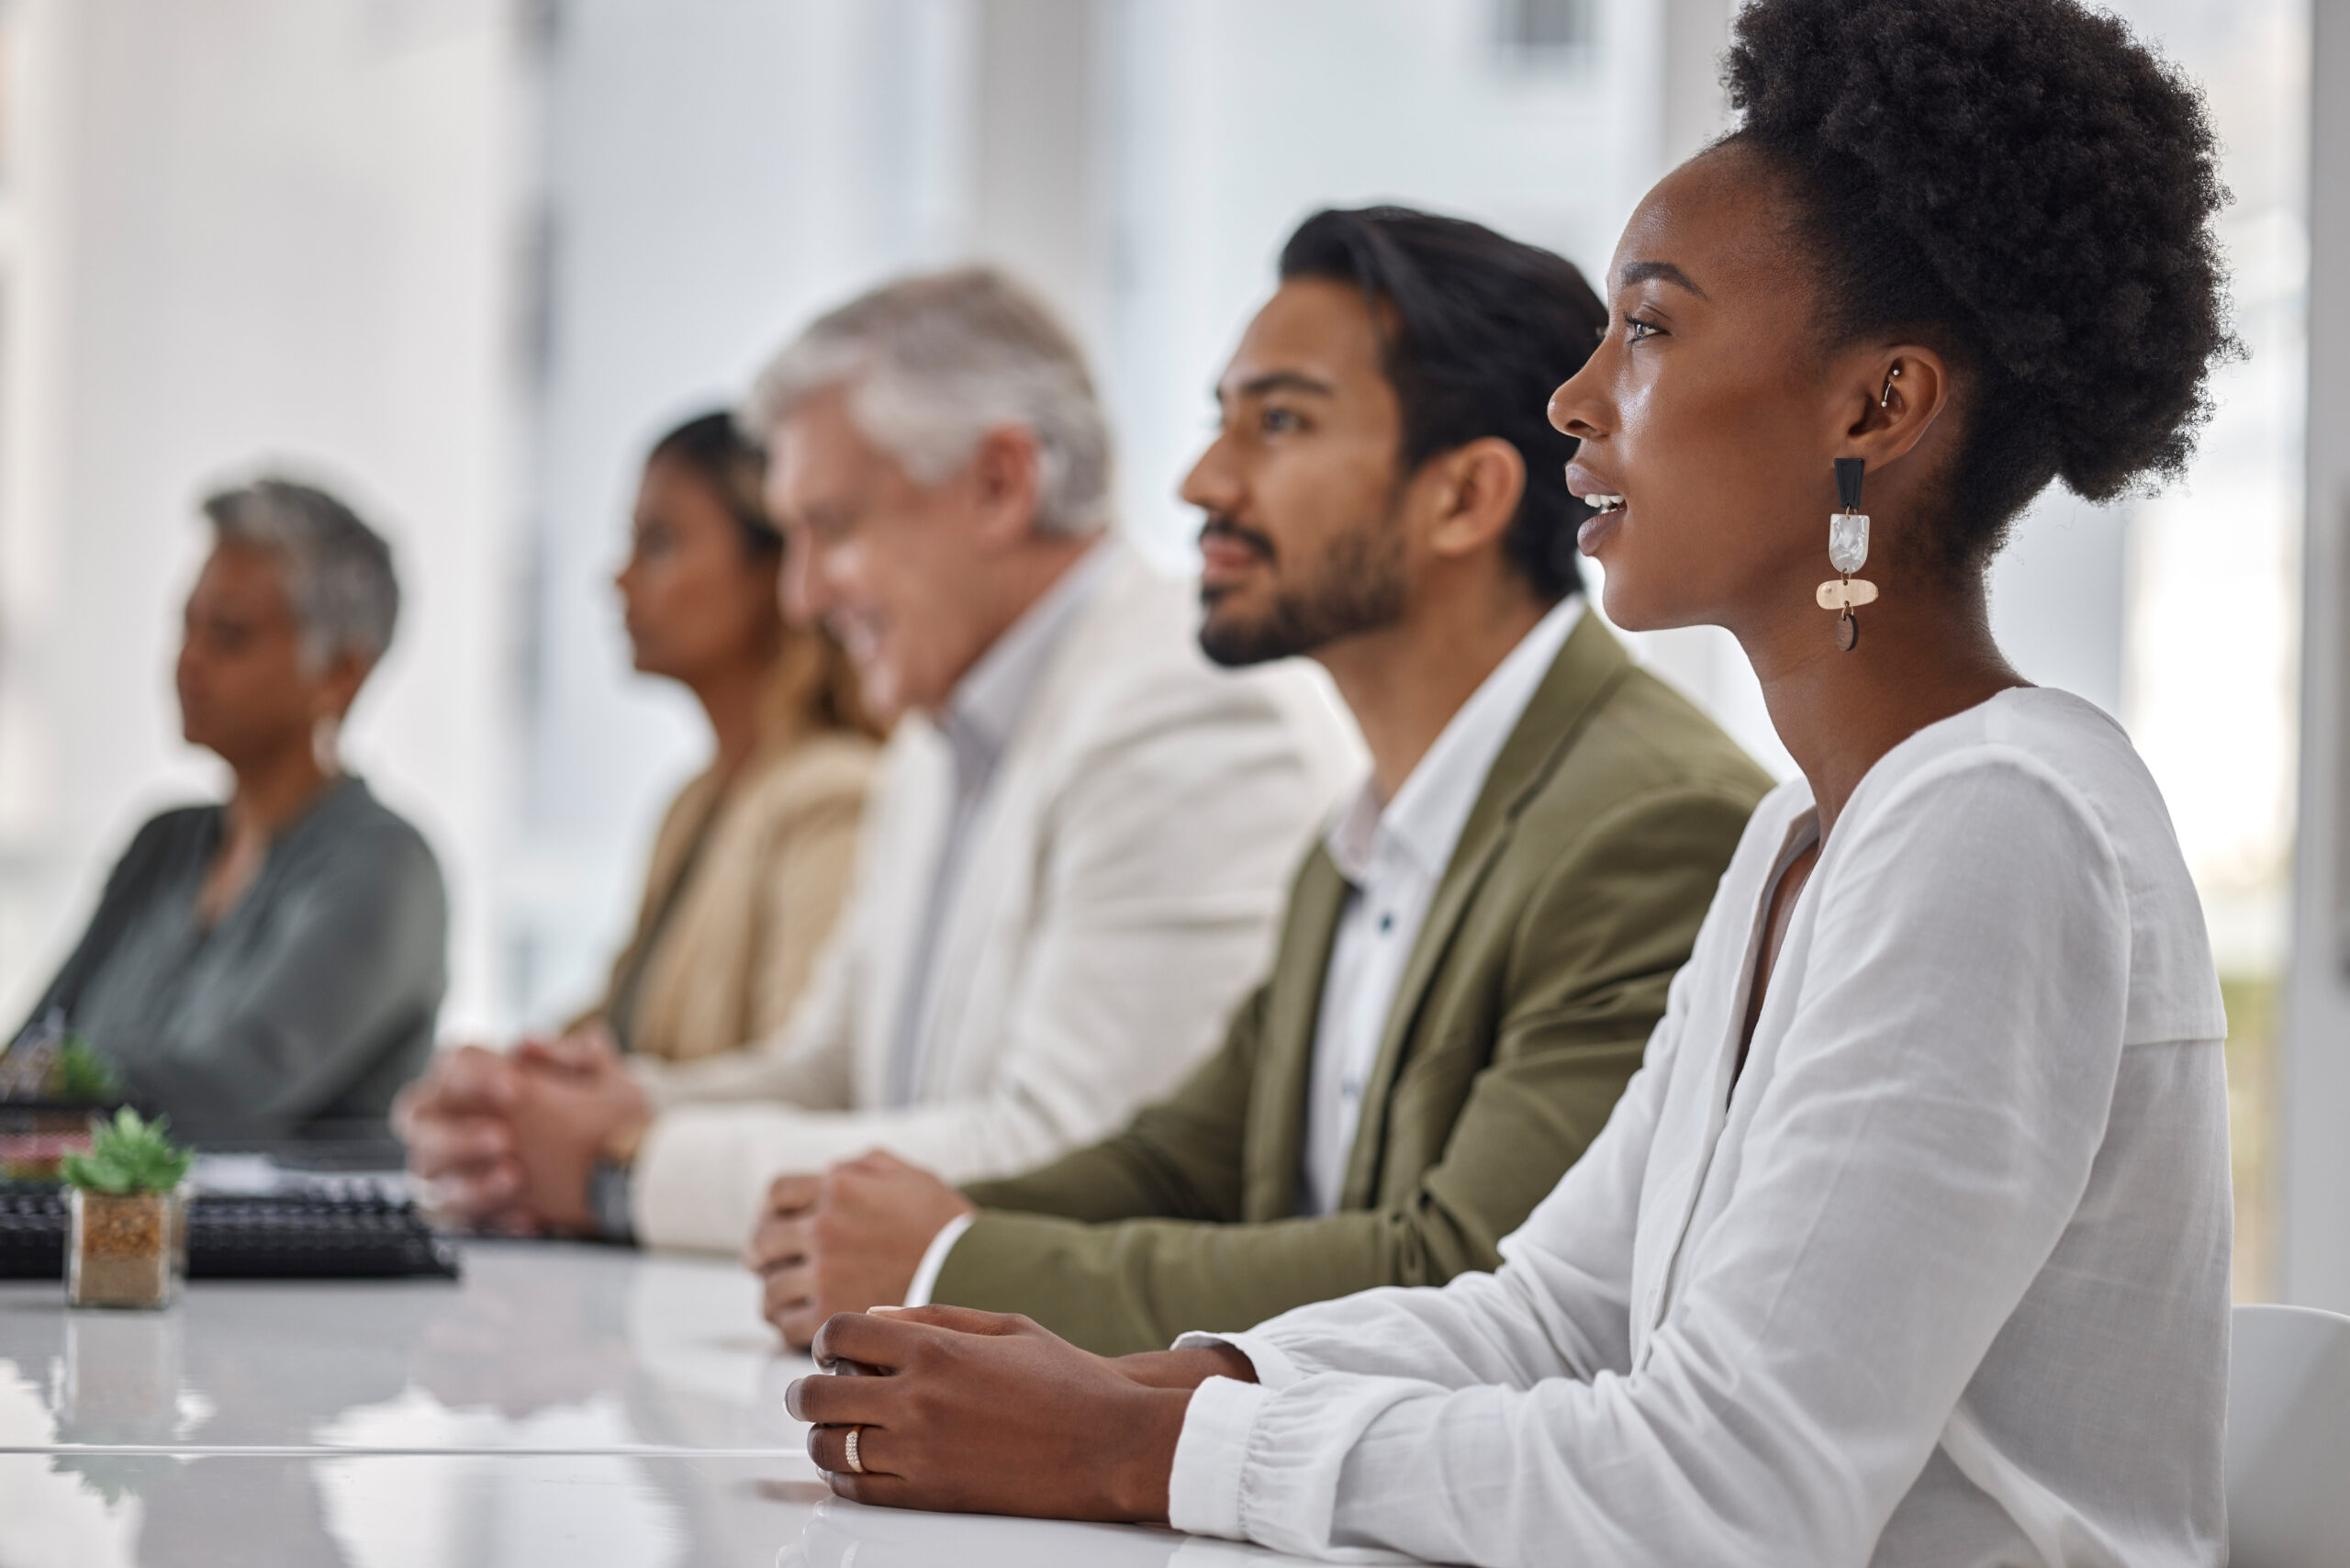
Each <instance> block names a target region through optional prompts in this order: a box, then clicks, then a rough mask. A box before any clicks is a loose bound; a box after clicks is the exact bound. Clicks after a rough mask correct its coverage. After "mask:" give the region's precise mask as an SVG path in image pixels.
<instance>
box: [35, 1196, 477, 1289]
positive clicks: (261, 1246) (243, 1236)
mask: <svg viewBox="0 0 2350 1568" xmlns="http://www.w3.org/2000/svg"><path fill="white" fill-rule="evenodd" d="M66 1225H67V1221H66V1212H65V1193H64V1190H63V1189H62V1188H59V1187H53V1186H42V1185H31V1184H9V1185H0V1279H11V1280H62V1279H63V1278H64V1277H65V1232H66ZM187 1271H188V1277H189V1278H190V1279H197V1280H362V1279H365V1280H383V1279H399V1278H405V1277H409V1276H431V1277H437V1278H440V1279H447V1280H453V1279H455V1278H456V1277H457V1253H456V1249H454V1248H453V1247H451V1246H450V1245H449V1243H448V1242H447V1241H445V1240H443V1239H442V1238H440V1237H438V1236H435V1235H434V1234H433V1233H432V1228H431V1226H428V1225H426V1224H425V1223H424V1216H423V1215H420V1214H419V1213H418V1212H417V1208H416V1204H413V1203H411V1202H409V1201H408V1199H406V1198H403V1197H395V1196H393V1195H391V1194H390V1193H386V1192H384V1191H382V1190H381V1189H379V1188H378V1187H376V1186H375V1185H374V1184H372V1183H369V1182H357V1181H354V1182H319V1183H318V1184H317V1185H316V1187H315V1188H314V1189H313V1190H308V1191H305V1192H302V1193H272V1194H269V1195H267V1196H259V1197H243V1196H229V1195H226V1194H220V1193H198V1194H197V1195H196V1197H195V1198H194V1199H192V1200H191V1201H190V1202H189V1204H188V1214H187Z"/></svg>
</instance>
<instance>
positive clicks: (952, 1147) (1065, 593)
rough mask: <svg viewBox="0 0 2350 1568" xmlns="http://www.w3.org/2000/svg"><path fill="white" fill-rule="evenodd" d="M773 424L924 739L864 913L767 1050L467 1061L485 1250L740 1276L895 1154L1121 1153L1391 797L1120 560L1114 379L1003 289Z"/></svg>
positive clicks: (864, 861)
mask: <svg viewBox="0 0 2350 1568" xmlns="http://www.w3.org/2000/svg"><path fill="white" fill-rule="evenodd" d="M742 419H743V422H744V425H745V426H746V427H747V428H749V429H751V430H753V431H755V432H756V433H757V434H758V436H759V437H760V438H761V439H762V440H764V441H766V442H767V443H768V446H769V450H770V465H769V470H768V491H767V494H768V502H769V508H770V510H771V511H772V513H773V515H774V517H775V520H776V521H777V523H778V526H779V527H780V528H781V529H782V530H783V532H784V533H785V536H786V539H787V554H786V557H785V583H784V593H785V598H786V601H787V606H788V607H789V608H790V609H792V610H794V611H795V612H797V613H798V614H800V615H803V616H807V617H811V618H821V619H822V621H824V622H826V623H827V624H828V625H829V626H831V627H832V629H833V630H834V633H836V634H837V635H838V636H839V638H840V639H841V641H842V643H843V644H845V646H846V647H847V649H848V650H849V653H850V655H851V656H852V657H853V658H854V659H855V661H856V666H857V668H858V672H859V674H860V676H861V677H862V678H863V682H864V689H865V693H866V697H867V702H868V703H869V704H870V705H871V707H872V708H873V709H874V711H876V713H877V715H878V716H879V717H881V718H883V719H885V720H889V721H894V722H896V725H897V728H896V733H895V734H894V736H893V737H892V740H891V743H890V755H889V758H888V762H887V764H886V767H885V771H884V776H883V778H882V780H881V782H880V784H879V787H878V790H877V791H876V794H875V798H874V801H873V803H872V804H871V805H870V807H869V808H868V812H867V820H866V824H865V828H864V833H863V838H862V842H861V847H860V857H859V868H858V879H857V884H856V889H855V890H854V891H853V893H852V895H851V898H850V903H849V908H848V910H847V912H846V913H845V915H844V917H843V922H842V926H841V929H840V930H839V931H838V932H836V933H835V935H834V939H833V942H832V944H831V946H830V949H829V951H828V953H827V955H826V957H825V958H823V959H822V961H821V963H820V966H819V972H818V975H817V978H816V980H814V981H813V982H812V983H811V987H810V990H809V992H808V995H807V997H806V998H805V1000H804V1001H803V1002H801V1004H800V1008H799V1010H798V1012H797V1013H796V1014H795V1015H794V1017H793V1019H792V1020H791V1022H790V1024H789V1025H788V1026H787V1027H786V1028H785V1029H784V1030H783V1032H782V1033H781V1034H779V1035H778V1036H777V1037H776V1038H774V1039H772V1040H769V1041H767V1043H766V1044H765V1045H764V1046H763V1047H759V1048H756V1049H754V1050H752V1051H748V1052H744V1053H741V1054H739V1055H738V1056H736V1057H733V1058H722V1059H719V1060H713V1061H710V1062H706V1063H698V1064H691V1065H688V1066H686V1067H683V1068H669V1069H666V1070H660V1071H655V1070H653V1068H652V1064H649V1063H635V1064H629V1063H623V1062H621V1061H620V1060H618V1059H617V1058H612V1057H611V1056H610V1055H609V1054H608V1053H605V1052H603V1051H602V1050H600V1049H599V1048H597V1047H592V1046H588V1045H584V1044H580V1043H577V1042H571V1043H565V1044H563V1045H558V1046H545V1045H541V1046H536V1047H525V1048H524V1049H523V1050H522V1051H521V1052H520V1053H519V1055H518V1056H517V1057H513V1058H505V1057H496V1056H492V1055H490V1054H488V1053H485V1052H474V1051H468V1052H464V1053H458V1054H455V1055H453V1056H452V1057H450V1058H445V1059H444V1061H443V1063H442V1067H441V1069H440V1070H438V1071H436V1073H435V1074H434V1076H433V1079H432V1081H431V1083H430V1084H429V1085H428V1086H427V1087H426V1088H424V1089H423V1090H421V1091H420V1092H418V1093H417V1094H415V1095H414V1096H412V1098H411V1102H410V1104H409V1107H408V1112H407V1114H405V1116H404V1117H403V1129H404V1131H405V1132H406V1133H407V1135H408V1137H409V1140H410V1149H411V1157H412V1161H413V1164H414V1166H415V1168H416V1169H417V1170H419V1172H420V1174H422V1175H424V1176H425V1177H427V1178H428V1179H430V1180H431V1181H432V1182H434V1183H435V1185H436V1188H437V1190H438V1191H439V1193H441V1194H442V1199H443V1201H444V1203H445V1204H447V1206H449V1207H451V1208H453V1209H454V1210H456V1211H458V1212H460V1213H463V1214H466V1215H471V1216H473V1217H475V1218H477V1219H482V1220H487V1221H491V1222H502V1223H506V1224H509V1225H519V1226H541V1227H547V1228H554V1229H560V1230H571V1231H599V1232H601V1233H604V1234H607V1235H614V1236H620V1235H632V1236H633V1237H635V1238H638V1239H640V1240H643V1241H644V1242H647V1243H649V1244H652V1245H656V1246H675V1247H687V1248H699V1249H720V1250H732V1249H736V1248H739V1247H741V1246H743V1245H744V1242H745V1241H746V1240H747V1238H748V1237H749V1233H750V1230H751V1227H752V1226H753V1224H754V1222H755V1220H756V1218H757V1217H758V1215H759V1214H760V1212H761V1209H762V1206H763V1204H765V1203H766V1202H767V1199H768V1196H769V1193H770V1188H771V1186H778V1188H779V1190H791V1187H792V1183H791V1182H789V1181H787V1182H781V1183H778V1178H791V1177H793V1176H794V1175H795V1173H801V1172H811V1171H818V1170H822V1168H824V1167H825V1166H826V1165H828V1164H830V1163H831V1162H834V1161H836V1160H840V1159H845V1158H847V1157H850V1156H854V1155H857V1154H860V1153H863V1152H864V1151H867V1150H870V1149H877V1148H878V1149H886V1150H889V1151H890V1152H891V1153H893V1154H896V1155H899V1156H901V1157H902V1158H904V1159H912V1160H914V1161H917V1162H919V1163H921V1164H923V1165H924V1166H927V1167H929V1168H930V1169H932V1170H938V1171H941V1172H943V1173H945V1174H946V1176H947V1177H948V1178H950V1179H952V1180H956V1181H968V1180H976V1179H978V1178H980V1177H984V1176H990V1175H995V1174H1001V1173H1005V1172H1009V1171H1013V1170H1024V1169H1026V1168H1027V1167H1029V1166H1031V1165H1034V1164H1035V1163H1036V1162H1038V1161H1040V1160H1042V1159H1048V1158H1051V1157H1052V1156H1055V1155H1057V1154H1059V1153H1061V1152H1062V1151H1064V1150H1067V1149H1069V1148H1075V1147H1078V1146H1080V1145H1081V1144H1083V1143H1085V1142H1087V1141H1089V1140H1091V1139H1093V1138H1097V1137H1101V1136H1102V1135H1103V1134H1104V1133H1106V1132H1108V1131H1110V1130H1111V1129H1112V1128H1114V1127H1116V1126H1119V1125H1121V1124H1122V1123H1123V1122H1124V1120H1125V1118H1126V1117H1127V1116H1128V1115H1129V1114H1131V1113H1132V1112H1133V1111H1134V1110H1135V1109H1136V1107H1137V1106H1139V1105H1141V1104H1143V1103H1146V1102H1147V1101H1149V1100H1152V1099H1154V1098H1156V1097H1158V1095H1160V1094H1162V1093H1164V1092H1166V1091H1167V1090H1169V1089H1170V1088H1171V1087H1172V1086H1173V1085H1174V1084H1175V1083H1177V1082H1178V1081H1181V1079H1182V1078H1183V1076H1184V1075H1185V1074H1186V1073H1187V1072H1188V1071H1189V1070H1191V1068H1192V1066H1193V1065H1194V1064H1196V1063H1197V1062H1198V1061H1199V1060H1200V1058H1202V1057H1203V1056H1204V1055H1205V1054H1206V1052H1207V1050H1208V1049H1209V1047H1211V1045H1212V1044H1213V1043H1214V1041H1215V1039H1216V1038H1217V1037H1218V1036H1219V1034H1220V1032H1221V1031H1222V1029H1223V1027H1224V1025H1225V1015H1226V1014H1227V1013H1228V1012H1229V1011H1230V1009H1231V1008H1232V1007H1233V1006H1234V1005H1235V1004H1236V1003H1237V1002H1238V1000H1239V999H1240V997H1241V996H1242V995H1244V994H1245V993H1246V991H1247V990H1248V986H1249V985H1250V983H1251V982H1252V981H1253V980H1255V979H1256V978H1257V977H1258V975H1259V972H1260V971H1261V970H1262V969H1263V967H1264V965H1265V963H1266V962H1267V960H1268V958H1269V957H1270V944H1271V937H1272V926H1273V921H1274V919H1275V916H1276V914H1277V913H1278V911H1279V909H1280V906H1281V894H1282V890H1283V888H1284V886H1285V883H1286V881H1287V879H1288V876H1289V874H1290V872H1291V870H1292V868H1293V867H1294V865H1295V862H1296V860H1297V858H1298V857H1299V856H1300V855H1301V854H1302V853H1303V852H1304V848H1305V846H1306V844H1307V841H1308V838H1309V836H1310V835H1311V834H1312V833H1313V831H1314V830H1315V827H1316V826H1317V825H1318V824H1319V823H1320V821H1321V819H1322V817H1323V815H1324V813H1325V812H1326V809H1327V808H1328V806H1329V805H1330V803H1331V802H1332V801H1333V800H1334V799H1335V797H1336V795H1337V791H1338V790H1339V789H1340V788H1341V787H1342V786H1343V784H1344V783H1345V782H1346V781H1347V779H1348V778H1349V777H1350V775H1351V773H1352V771H1353V768H1354V766H1355V760H1356V757H1357V756H1358V752H1357V749H1356V748H1357V744H1358V743H1357V742H1356V741H1355V739H1354V737H1353V736H1352V734H1351V728H1350V726H1349V725H1348V723H1347V722H1346V721H1345V720H1344V719H1343V718H1342V717H1341V715H1340V711H1339V710H1338V709H1337V704H1336V702H1335V700H1333V699H1332V697H1331V696H1330V695H1329V693H1328V691H1327V689H1326V688H1325V687H1324V686H1322V685H1320V684H1319V678H1318V677H1317V676H1315V675H1313V674H1309V673H1308V672H1307V671H1306V670H1305V669H1304V667H1302V666H1290V667H1274V668H1268V669H1260V670H1254V671H1248V672H1243V673H1234V672H1227V671H1224V670H1219V669H1217V668H1215V667H1214V666H1212V665H1211V664H1210V663H1209V662H1208V660H1207V659H1206V658H1205V657H1204V656H1203V655H1202V653H1201V652H1200V650H1199V647H1198V645H1197V642H1196V637H1195V628H1196V623H1197V611H1196V609H1195V606H1194V602H1193V599H1192V592H1191V590H1190V588H1189V587H1188V585H1185V584H1181V583H1178V582H1175V581H1172V580H1169V579H1166V578H1163V577H1158V575H1156V574H1155V573H1153V572H1152V571H1150V570H1149V569H1148V568H1147V566H1145V565H1144V563H1143V562H1142V561H1141V560H1140V559H1139V558H1138V557H1137V556H1136V554H1135V553H1134V552H1133V551H1132V550H1131V549H1130V548H1129V547H1128V546H1127V545H1126V544H1125V543H1122V542H1120V541H1119V540H1118V539H1117V538H1116V537H1115V536H1114V533H1113V531H1112V529H1111V527H1110V522H1111V517H1112V511H1113V507H1112V502H1111V475H1112V463H1111V443H1110V438H1109V433H1108V429H1107V424H1106V421H1105V420H1104V419H1103V417H1102V409H1101V405H1100V402H1099V399H1098V398H1096V396H1095V394H1094V389H1093V383H1092V378H1091V375H1089V374H1088V372H1087V370H1086V366H1085V363H1084V359H1083V356H1082V355H1081V354H1080V352H1079V351H1078V348H1077V346H1076V344H1075V343H1074V342H1072V341H1071V340H1070V338H1069V334H1068V333H1067V332H1066V331H1065V330H1063V329H1062V328H1061V326H1060V325H1059V324H1058V323H1057V321H1056V320H1055V319H1053V317H1052V315H1051V313H1050V312H1049V311H1048V310H1047V309H1046V308H1045V307H1044V306H1043V305H1041V304H1040V303H1039V302H1038V301H1037V300H1036V299H1035V298H1034V297H1032V296H1031V295H1030V294H1028V293H1027V292H1026V291H1025V290H1024V289H1023V288H1021V287H1019V286H1016V285H1015V284H1013V282H1011V281H1010V280H1009V279H1007V278H1005V277H1004V276H1003V275H1002V274H999V273H997V272H994V271H992V270H990V269H985V268H970V269H964V270H958V271H955V272H948V273H941V274H932V275H927V276H919V277H912V278H907V279H904V280H901V281H900V282H897V283H893V284H890V285H889V286H886V287H883V288H879V289H877V290H875V291H874V292H872V293H870V294H867V295H865V296H864V297H860V298H858V299H856V300H854V301H852V302H850V303H849V304H847V305H845V306H843V307H841V308H839V309H837V310H834V311H833V312H832V313H831V314H829V315H826V316H824V317H823V318H822V319H819V320H817V321H816V322H815V323H814V324H813V325H811V327H809V328H808V330H806V331H805V332H803V333H802V334H801V335H800V337H799V338H798V339H796V340H795V341H794V342H791V343H790V344H789V345H788V346H787V347H786V348H785V349H784V350H783V351H782V352H781V353H779V354H778V355H777V356H776V358H775V360H774V361H773V362H772V363H771V364H769V365H768V366H767V369H766V371H765V372H764V373H763V374H762V375H760V376H759V378H758V381H757V384H756V386H755V389H754V391H753V393H752V395H751V397H750V398H749V399H748V400H747V402H746V403H745V405H744V409H743V412H742Z"/></svg>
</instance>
